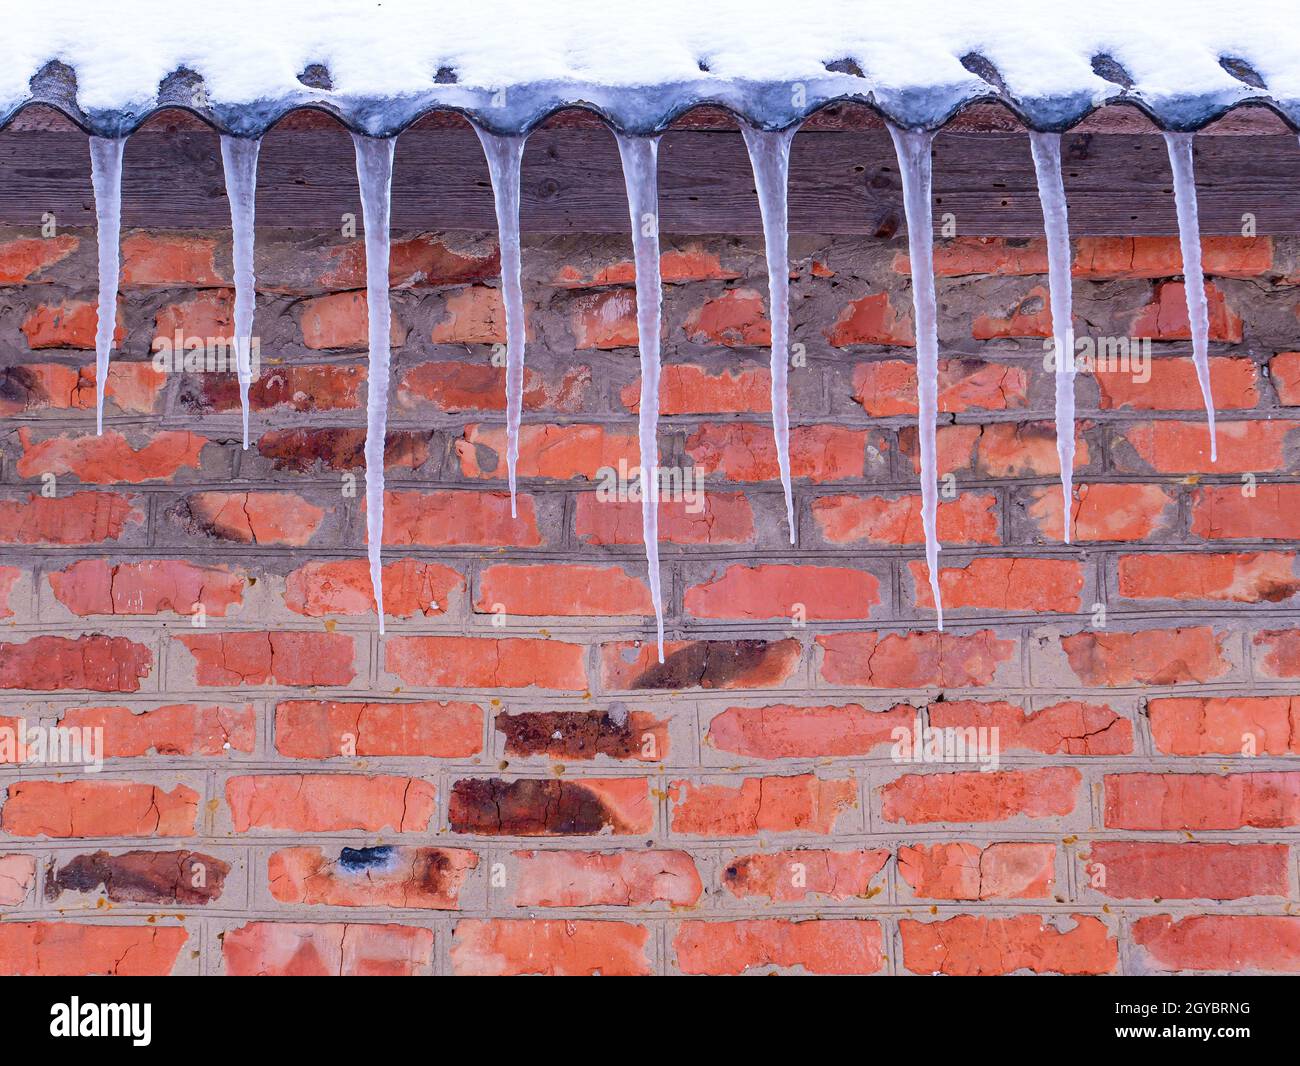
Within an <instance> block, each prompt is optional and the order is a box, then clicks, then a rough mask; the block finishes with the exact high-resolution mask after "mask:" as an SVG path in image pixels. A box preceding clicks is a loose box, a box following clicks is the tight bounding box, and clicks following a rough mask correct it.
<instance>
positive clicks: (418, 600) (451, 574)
mask: <svg viewBox="0 0 1300 1066" xmlns="http://www.w3.org/2000/svg"><path fill="white" fill-rule="evenodd" d="M383 582H384V614H386V615H387V616H389V617H390V618H411V617H424V618H430V617H435V616H437V615H441V614H445V613H446V611H447V608H448V606H449V605H450V604H451V601H452V598H453V597H457V596H459V595H460V594H461V593H462V592H463V591H464V588H465V579H464V578H463V577H462V576H461V575H460V573H459V572H458V571H456V570H453V569H452V568H451V567H450V566H442V565H441V564H439V563H424V562H420V561H419V560H416V559H399V560H398V561H397V562H393V563H388V564H387V565H386V566H384V568H383ZM284 603H285V606H286V607H288V608H289V610H291V611H293V612H294V613H295V614H301V615H306V616H307V617H309V618H320V617H323V616H325V615H334V614H339V615H358V614H372V613H373V612H374V610H375V594H374V590H373V589H372V588H371V586H370V567H369V564H368V563H367V562H366V560H365V559H336V560H331V561H328V562H311V563H306V564H304V565H303V566H300V567H298V569H296V570H294V571H292V572H291V573H290V574H289V575H288V576H287V577H286V578H285V579H284Z"/></svg>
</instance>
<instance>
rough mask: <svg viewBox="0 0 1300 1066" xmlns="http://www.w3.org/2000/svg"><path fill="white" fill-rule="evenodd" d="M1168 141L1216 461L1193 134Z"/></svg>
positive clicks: (1195, 355) (1199, 376)
mask: <svg viewBox="0 0 1300 1066" xmlns="http://www.w3.org/2000/svg"><path fill="white" fill-rule="evenodd" d="M1165 145H1166V147H1167V148H1168V149H1169V165H1170V167H1172V168H1173V172H1174V207H1175V209H1176V210H1177V212H1178V244H1179V246H1180V247H1181V248H1182V250H1183V291H1184V292H1185V293H1186V294H1187V320H1188V322H1190V323H1191V327H1192V360H1193V362H1195V364H1196V380H1197V381H1198V382H1200V385H1201V397H1202V399H1204V401H1205V417H1206V419H1207V421H1208V423H1209V427H1210V462H1212V463H1213V462H1216V461H1217V460H1218V458H1219V449H1218V442H1217V440H1216V434H1215V431H1214V396H1213V395H1212V393H1211V390H1210V352H1209V349H1210V309H1209V307H1208V306H1207V305H1206V302H1205V274H1204V272H1203V271H1202V270H1201V224H1200V219H1199V218H1198V214H1197V209H1196V172H1195V170H1194V169H1193V167H1192V135H1191V134H1190V133H1168V132H1166V133H1165Z"/></svg>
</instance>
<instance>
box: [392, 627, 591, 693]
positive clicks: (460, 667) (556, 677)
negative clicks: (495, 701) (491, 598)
mask: <svg viewBox="0 0 1300 1066" xmlns="http://www.w3.org/2000/svg"><path fill="white" fill-rule="evenodd" d="M384 654H385V657H384V669H385V670H387V671H388V672H389V673H393V674H396V675H397V676H398V677H399V678H401V680H402V682H403V684H406V685H417V686H422V687H426V688H427V687H431V688H528V687H529V686H532V685H536V686H537V687H538V688H552V689H568V690H570V691H574V690H576V691H579V692H581V691H582V690H584V689H585V688H586V687H587V671H586V667H585V665H584V660H585V658H586V656H585V649H584V648H583V646H582V645H581V644H566V643H564V642H563V641H558V640H535V639H532V638H526V637H512V638H507V639H504V640H494V639H491V638H486V637H405V636H403V637H390V638H389V639H388V641H387V643H386V644H385V645H384Z"/></svg>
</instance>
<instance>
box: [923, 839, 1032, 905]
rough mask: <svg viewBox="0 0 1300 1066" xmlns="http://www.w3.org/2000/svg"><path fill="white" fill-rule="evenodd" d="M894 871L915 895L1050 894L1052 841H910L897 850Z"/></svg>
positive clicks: (981, 897)
mask: <svg viewBox="0 0 1300 1066" xmlns="http://www.w3.org/2000/svg"><path fill="white" fill-rule="evenodd" d="M898 873H899V875H900V876H901V877H902V878H903V880H904V881H906V882H907V883H908V884H909V885H910V886H911V888H912V891H913V892H914V893H916V895H917V897H918V898H920V899H946V900H989V899H1049V898H1051V896H1052V892H1053V890H1054V887H1055V884H1056V845H1055V844H1031V843H1017V842H1001V843H993V844H988V845H986V846H984V847H980V846H979V845H977V844H969V843H964V842H957V843H951V844H910V845H906V846H904V847H901V848H899V849H898Z"/></svg>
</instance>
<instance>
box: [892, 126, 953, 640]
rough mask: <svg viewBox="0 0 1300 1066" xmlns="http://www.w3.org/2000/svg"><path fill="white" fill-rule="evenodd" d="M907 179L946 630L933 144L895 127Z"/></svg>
mask: <svg viewBox="0 0 1300 1066" xmlns="http://www.w3.org/2000/svg"><path fill="white" fill-rule="evenodd" d="M889 135H890V137H892V138H893V140H894V151H895V153H897V155H898V168H899V171H900V172H901V173H902V175H903V213H904V214H905V215H906V216H907V252H908V255H909V256H910V258H911V260H912V307H913V310H914V312H915V315H916V385H917V394H918V397H917V398H918V400H919V408H920V411H919V413H918V415H917V432H918V436H919V437H920V440H921V526H922V528H923V529H924V531H925V563H926V567H927V568H928V569H929V571H930V591H931V592H932V593H933V595H934V607H935V611H936V613H937V615H938V625H939V628H940V629H943V600H942V599H940V596H939V534H938V531H937V528H936V525H937V518H938V512H939V482H938V477H939V474H938V461H937V457H936V436H937V433H938V430H937V425H936V424H937V422H938V419H939V312H938V308H937V306H936V300H935V295H934V219H933V218H932V217H931V209H930V144H931V142H933V140H934V134H933V133H930V132H928V131H926V130H901V129H898V128H897V127H896V126H894V125H892V124H891V125H890V127H889Z"/></svg>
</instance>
